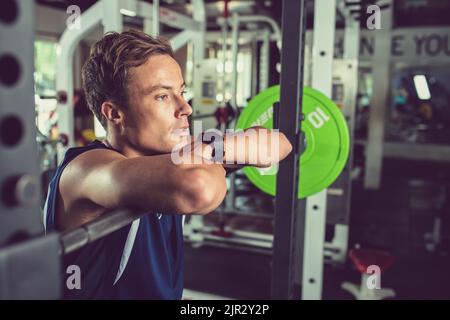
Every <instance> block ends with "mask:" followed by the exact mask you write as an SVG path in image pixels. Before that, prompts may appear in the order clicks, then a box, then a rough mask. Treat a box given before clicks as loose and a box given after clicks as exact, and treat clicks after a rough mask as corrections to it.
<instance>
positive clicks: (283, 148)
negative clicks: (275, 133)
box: [280, 132, 292, 161]
mask: <svg viewBox="0 0 450 320" xmlns="http://www.w3.org/2000/svg"><path fill="white" fill-rule="evenodd" d="M291 152H292V144H291V143H290V142H289V139H288V138H286V136H285V135H284V133H281V132H280V161H281V160H283V159H284V158H286V157H287V156H288V155H289V153H291Z"/></svg>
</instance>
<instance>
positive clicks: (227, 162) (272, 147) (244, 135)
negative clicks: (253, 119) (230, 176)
mask: <svg viewBox="0 0 450 320" xmlns="http://www.w3.org/2000/svg"><path fill="white" fill-rule="evenodd" d="M224 151H225V153H224V161H223V165H224V167H225V168H226V169H227V171H228V170H229V169H238V168H241V167H243V166H254V167H260V168H265V167H270V166H272V165H274V164H277V163H278V162H280V161H281V160H283V159H284V158H286V157H287V155H288V154H289V153H290V152H291V151H292V145H291V143H290V142H289V140H288V139H287V138H286V136H285V135H284V134H283V133H281V132H279V131H273V130H269V129H265V128H263V127H252V128H249V129H246V130H244V131H241V132H237V133H234V134H228V135H225V137H224Z"/></svg>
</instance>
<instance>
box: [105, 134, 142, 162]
mask: <svg viewBox="0 0 450 320" xmlns="http://www.w3.org/2000/svg"><path fill="white" fill-rule="evenodd" d="M103 143H104V144H105V145H106V146H108V147H110V148H113V149H114V150H116V151H118V152H120V153H121V154H123V155H124V156H125V157H127V158H136V157H142V156H145V154H143V153H142V152H140V151H139V150H136V149H135V148H133V147H132V146H130V145H129V144H127V143H124V142H123V141H121V140H119V139H116V138H115V137H114V136H112V135H107V136H106V138H105V139H104V140H103Z"/></svg>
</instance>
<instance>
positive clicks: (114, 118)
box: [101, 101, 123, 125]
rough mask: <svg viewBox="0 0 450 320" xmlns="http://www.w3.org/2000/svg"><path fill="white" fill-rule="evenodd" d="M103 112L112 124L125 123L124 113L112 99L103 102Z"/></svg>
mask: <svg viewBox="0 0 450 320" xmlns="http://www.w3.org/2000/svg"><path fill="white" fill-rule="evenodd" d="M101 112H102V115H103V116H104V117H105V118H106V120H107V121H110V122H111V123H112V124H114V125H120V124H122V123H123V113H122V111H121V110H120V109H119V108H118V107H117V105H116V104H115V103H113V102H110V101H105V102H103V103H102V106H101Z"/></svg>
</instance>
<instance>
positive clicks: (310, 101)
mask: <svg viewBox="0 0 450 320" xmlns="http://www.w3.org/2000/svg"><path fill="white" fill-rule="evenodd" d="M303 90H304V94H303V110H304V121H303V123H302V131H303V133H304V135H305V138H306V147H305V150H304V152H303V154H302V155H301V157H300V167H301V172H302V174H301V175H300V180H299V191H298V195H297V196H298V198H299V199H302V198H306V197H308V196H310V195H313V194H315V193H317V192H319V191H321V190H323V189H326V188H327V187H328V186H330V185H331V184H332V183H333V182H334V181H335V180H336V178H337V177H338V176H339V174H340V173H341V172H342V170H343V169H344V167H345V164H346V162H347V159H348V155H349V150H350V138H349V132H348V128H347V124H346V120H345V118H344V116H343V115H342V113H341V111H340V110H339V108H338V107H337V106H336V105H335V104H334V102H333V101H331V100H330V99H329V98H327V97H326V96H325V95H323V94H322V93H320V92H319V91H317V90H315V89H312V88H308V87H305V88H304V89H303ZM279 100H280V86H279V85H276V86H273V87H270V88H268V89H266V90H264V91H263V92H261V93H259V94H258V95H257V96H255V97H254V98H253V99H252V100H251V101H250V102H249V104H248V105H247V107H246V108H245V109H244V110H243V111H242V113H241V116H240V117H239V119H238V122H237V124H236V129H246V128H249V127H252V126H255V125H260V126H263V127H265V128H267V129H271V128H273V115H274V112H273V105H274V104H275V103H276V102H278V101H279ZM243 171H244V173H245V174H246V176H247V177H248V179H249V180H250V181H251V182H252V183H253V184H254V185H255V186H257V187H258V188H259V189H261V190H262V191H264V192H266V193H268V194H270V195H272V196H274V195H275V193H276V175H275V174H265V172H261V170H258V169H257V168H254V167H246V168H244V169H243Z"/></svg>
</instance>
